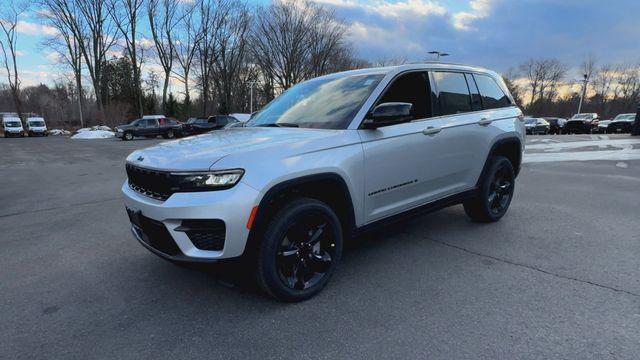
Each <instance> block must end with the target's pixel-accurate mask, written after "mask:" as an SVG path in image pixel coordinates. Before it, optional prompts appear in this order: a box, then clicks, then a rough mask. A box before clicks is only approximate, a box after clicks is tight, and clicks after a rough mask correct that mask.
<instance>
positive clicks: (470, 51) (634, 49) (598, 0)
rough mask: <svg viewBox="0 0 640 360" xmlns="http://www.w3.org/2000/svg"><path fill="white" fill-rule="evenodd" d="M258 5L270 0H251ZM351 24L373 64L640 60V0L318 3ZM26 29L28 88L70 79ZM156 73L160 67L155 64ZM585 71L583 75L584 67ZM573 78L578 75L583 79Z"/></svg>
mask: <svg viewBox="0 0 640 360" xmlns="http://www.w3.org/2000/svg"><path fill="white" fill-rule="evenodd" d="M250 2H251V3H254V4H256V5H264V4H268V3H269V1H268V0H251V1H250ZM315 2H317V3H320V4H322V5H324V6H327V7H329V8H332V9H334V10H335V11H336V14H337V15H338V17H339V18H341V19H342V20H343V21H345V23H346V24H347V25H348V29H349V32H348V39H349V41H351V42H352V43H353V45H354V47H355V49H356V54H357V55H358V56H359V57H362V58H365V59H367V60H370V61H372V62H375V61H377V60H380V59H390V58H405V59H407V60H409V61H420V60H428V59H431V58H432V55H429V54H428V52H429V51H432V50H439V51H445V52H447V53H449V54H451V55H450V56H449V57H447V58H446V60H447V61H452V62H459V63H467V64H473V65H479V66H484V67H488V68H491V69H493V70H496V71H498V72H506V71H507V70H508V69H509V68H515V67H517V66H518V65H519V64H521V63H523V62H524V61H526V60H527V59H530V58H547V57H555V58H557V59H559V60H560V61H562V62H563V63H565V64H566V65H567V66H568V67H569V68H571V69H577V68H578V66H579V64H580V63H581V61H582V59H583V58H584V57H585V56H587V55H589V54H590V55H593V56H594V57H595V58H596V60H597V62H598V63H601V64H602V63H615V64H617V63H630V64H638V63H640V0H607V1H602V0H368V1H367V0H315ZM36 11H37V9H34V11H32V12H30V13H28V14H25V15H23V17H22V18H21V22H20V24H19V26H18V30H19V40H18V50H19V59H18V64H19V67H20V68H19V71H20V73H21V76H22V83H23V85H35V84H38V83H40V82H43V83H47V84H50V83H52V82H53V81H55V80H57V79H60V78H61V77H62V76H63V71H62V69H61V68H60V67H59V66H58V65H56V62H55V59H56V57H55V53H53V52H52V51H51V50H50V49H47V47H46V46H44V45H43V44H44V41H45V39H46V36H47V34H50V32H51V29H50V28H48V27H47V26H45V25H43V24H42V22H41V21H40V20H39V19H38V17H37V16H36ZM148 65H149V68H153V67H154V64H148ZM576 71H577V70H576ZM571 76H575V77H576V78H577V77H578V74H577V73H575V74H572V75H571Z"/></svg>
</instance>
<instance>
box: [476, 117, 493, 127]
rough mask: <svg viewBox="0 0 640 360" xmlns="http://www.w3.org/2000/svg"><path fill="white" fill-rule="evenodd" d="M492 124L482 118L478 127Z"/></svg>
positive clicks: (489, 120) (487, 119) (490, 121)
mask: <svg viewBox="0 0 640 360" xmlns="http://www.w3.org/2000/svg"><path fill="white" fill-rule="evenodd" d="M492 122H493V120H491V119H489V118H482V119H480V121H478V125H480V126H487V125H489V124H491V123H492Z"/></svg>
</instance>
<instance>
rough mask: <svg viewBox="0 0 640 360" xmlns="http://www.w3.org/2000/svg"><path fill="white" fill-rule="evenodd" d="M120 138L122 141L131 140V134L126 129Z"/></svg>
mask: <svg viewBox="0 0 640 360" xmlns="http://www.w3.org/2000/svg"><path fill="white" fill-rule="evenodd" d="M122 140H124V141H129V140H133V134H132V133H130V132H128V131H127V132H125V133H124V134H122Z"/></svg>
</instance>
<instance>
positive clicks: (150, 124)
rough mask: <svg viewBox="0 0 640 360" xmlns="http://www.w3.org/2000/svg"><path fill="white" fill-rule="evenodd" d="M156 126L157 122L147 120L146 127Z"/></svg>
mask: <svg viewBox="0 0 640 360" xmlns="http://www.w3.org/2000/svg"><path fill="white" fill-rule="evenodd" d="M156 125H158V120H156V119H147V126H156Z"/></svg>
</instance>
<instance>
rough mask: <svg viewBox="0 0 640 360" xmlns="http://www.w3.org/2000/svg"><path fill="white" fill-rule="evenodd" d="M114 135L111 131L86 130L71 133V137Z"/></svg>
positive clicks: (97, 137) (101, 137)
mask: <svg viewBox="0 0 640 360" xmlns="http://www.w3.org/2000/svg"><path fill="white" fill-rule="evenodd" d="M113 136H114V133H113V131H105V130H86V131H81V132H78V133H77V134H75V135H73V136H72V137H71V138H72V139H108V138H112V137H113Z"/></svg>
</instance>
